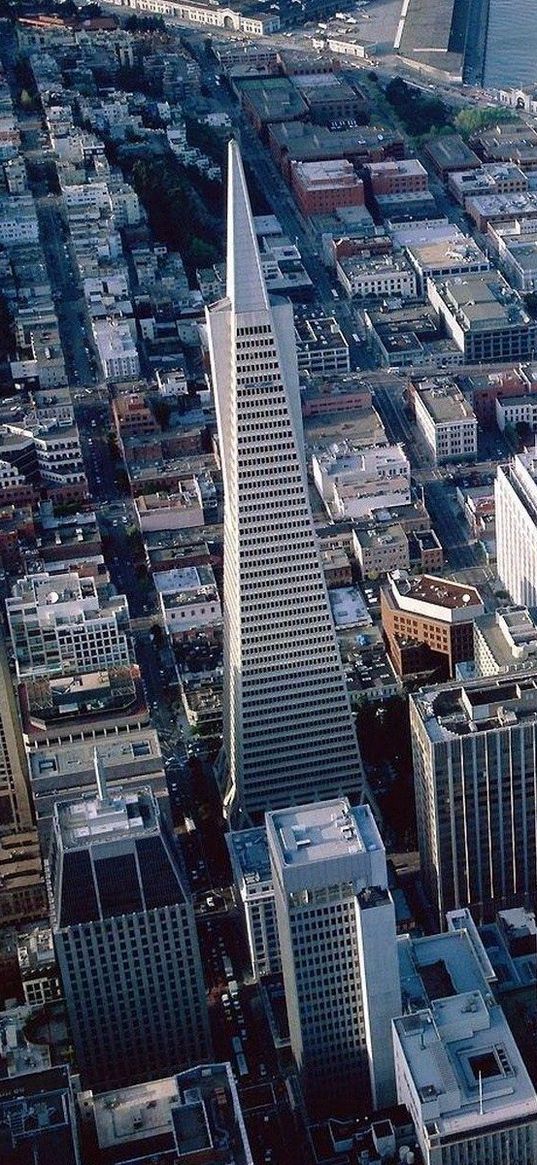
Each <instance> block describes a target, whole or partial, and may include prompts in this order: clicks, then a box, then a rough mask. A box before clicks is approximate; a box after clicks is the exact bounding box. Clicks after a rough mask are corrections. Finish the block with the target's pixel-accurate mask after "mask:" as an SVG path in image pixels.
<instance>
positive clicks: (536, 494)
mask: <svg viewBox="0 0 537 1165" xmlns="http://www.w3.org/2000/svg"><path fill="white" fill-rule="evenodd" d="M494 501H495V512H496V553H497V569H498V577H499V578H500V580H501V582H502V583H503V586H504V587H505V589H506V591H507V592H508V594H509V597H510V599H511V601H512V602H513V603H519V604H521V605H522V606H525V607H535V606H537V458H536V456H535V454H534V453H533V452H531V453H519V454H517V456H516V457H514V458H513V460H512V461H511V462H510V463H509V465H504V466H501V465H499V466H498V472H497V475H496V483H495V487H494Z"/></svg>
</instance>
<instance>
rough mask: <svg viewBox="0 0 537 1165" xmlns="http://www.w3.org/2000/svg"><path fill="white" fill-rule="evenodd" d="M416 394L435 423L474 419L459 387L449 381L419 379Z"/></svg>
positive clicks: (473, 414)
mask: <svg viewBox="0 0 537 1165" xmlns="http://www.w3.org/2000/svg"><path fill="white" fill-rule="evenodd" d="M417 396H418V398H419V400H420V401H421V403H422V405H423V406H424V408H426V409H427V412H428V413H429V416H430V417H431V420H433V421H434V423H435V424H437V425H441V424H453V423H455V422H457V421H461V422H465V421H475V419H476V418H475V413H474V410H473V409H472V407H471V405H469V404H468V401H467V400H466V397H464V396H463V394H462V392H461V390H460V388H458V387H457V385H456V384H454V383H452V382H449V381H442V382H440V383H438V382H437V383H435V382H434V381H427V380H426V381H421V382H420V383H419V385H418V390H417Z"/></svg>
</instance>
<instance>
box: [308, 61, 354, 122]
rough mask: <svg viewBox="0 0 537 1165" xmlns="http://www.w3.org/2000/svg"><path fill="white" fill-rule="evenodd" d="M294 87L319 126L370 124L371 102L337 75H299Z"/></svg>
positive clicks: (313, 73)
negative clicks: (349, 123)
mask: <svg viewBox="0 0 537 1165" xmlns="http://www.w3.org/2000/svg"><path fill="white" fill-rule="evenodd" d="M293 81H294V84H295V86H296V88H297V89H298V91H299V93H300V94H301V96H302V97H303V98H304V101H305V102H306V105H307V108H308V112H309V115H310V117H311V120H312V121H313V122H316V123H317V124H319V125H330V124H333V123H334V122H336V123H337V122H340V123H341V122H345V121H346V122H351V124H352V123H353V122H356V121H358V123H361V122H365V121H367V118H368V113H369V102H368V100H367V98H366V97H365V95H364V94H363V93H362V92H361V90H360V89H358V88H357V87H356V86H355V85H351V84H350V82H349V81H348V80H345V78H344V77H341V76H340V75H338V73H332V72H330V73H327V72H324V71H323V72H317V71H316V70H312V71H311V72H309V71H308V72H300V73H296V74H295V76H294V77H293Z"/></svg>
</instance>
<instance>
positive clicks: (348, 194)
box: [291, 158, 364, 216]
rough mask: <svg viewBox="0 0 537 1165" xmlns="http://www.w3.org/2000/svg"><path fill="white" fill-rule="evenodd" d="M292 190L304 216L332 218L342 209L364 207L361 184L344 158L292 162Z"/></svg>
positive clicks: (362, 185) (362, 186)
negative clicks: (331, 215)
mask: <svg viewBox="0 0 537 1165" xmlns="http://www.w3.org/2000/svg"><path fill="white" fill-rule="evenodd" d="M291 190H292V191H293V194H294V197H295V201H296V203H297V205H298V207H299V209H300V210H301V211H302V214H304V215H306V216H307V215H310V214H332V212H333V211H334V210H337V209H338V208H339V207H341V206H363V205H364V184H363V182H362V180H361V178H359V177H358V175H357V173H356V171H355V169H354V167H353V166H352V165H351V163H350V162H348V161H347V160H346V159H345V158H338V159H335V160H333V161H327V162H293V163H292V165H291Z"/></svg>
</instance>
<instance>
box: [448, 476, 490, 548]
mask: <svg viewBox="0 0 537 1165" xmlns="http://www.w3.org/2000/svg"><path fill="white" fill-rule="evenodd" d="M456 498H457V501H458V503H459V506H460V508H461V510H462V512H463V514H464V519H465V521H466V522H467V523H468V526H469V527H470V531H471V534H472V537H473V538H482V537H484V536H488V537H489V538H492V537H493V536H494V486H493V485H492V484H488V483H487V484H486V485H460V486H457V493H456Z"/></svg>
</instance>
